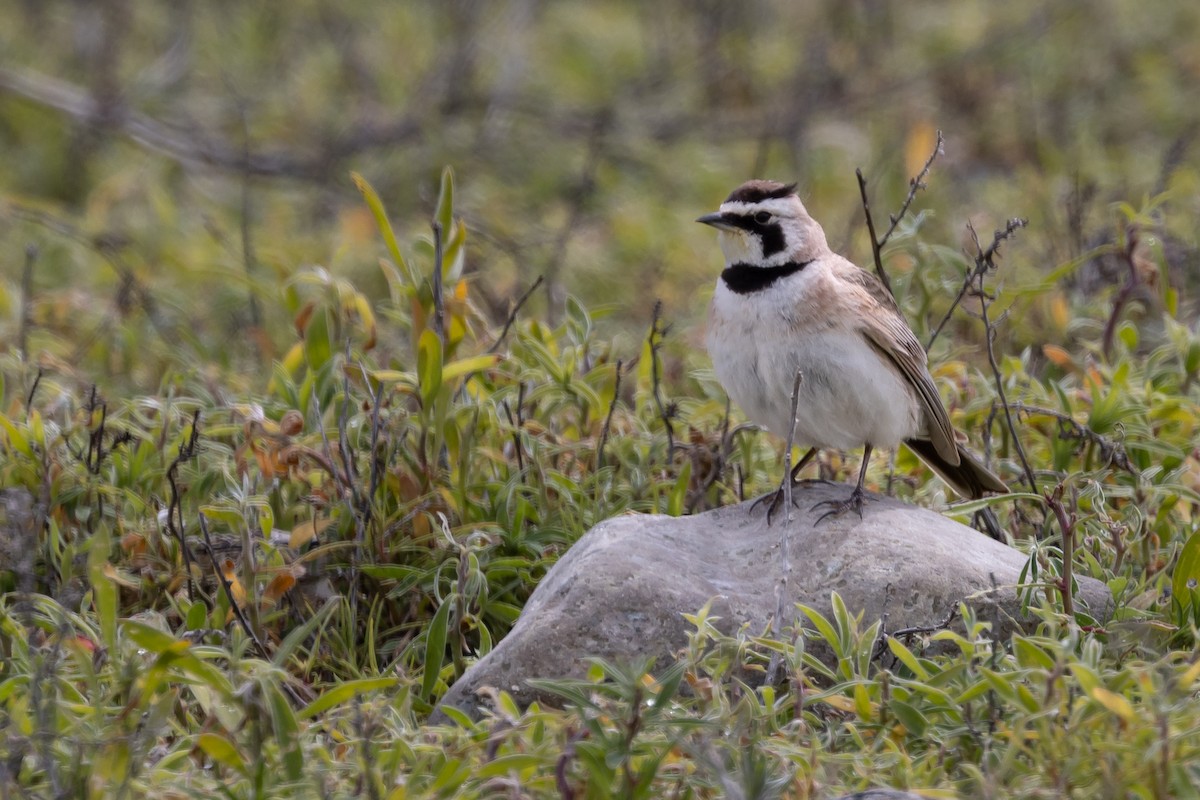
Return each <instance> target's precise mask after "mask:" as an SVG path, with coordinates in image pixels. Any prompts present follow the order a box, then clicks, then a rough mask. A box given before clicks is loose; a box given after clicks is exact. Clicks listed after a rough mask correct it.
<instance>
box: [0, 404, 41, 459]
mask: <svg viewBox="0 0 1200 800" xmlns="http://www.w3.org/2000/svg"><path fill="white" fill-rule="evenodd" d="M0 426H3V428H4V430H5V431H6V432H7V433H8V443H9V444H11V445H12V446H13V447H15V448H16V449H17V452H18V453H21V454H22V455H24V456H26V457H27V458H33V457H34V456H33V448H32V447H30V445H29V439H28V438H27V437H26V436H25V432H24V431H22V430H21V429H20V428H18V427H17V426H15V425H13V424H12V422H10V421H9V419H8V417H6V416H4V415H3V414H0Z"/></svg>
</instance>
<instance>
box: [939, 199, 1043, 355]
mask: <svg viewBox="0 0 1200 800" xmlns="http://www.w3.org/2000/svg"><path fill="white" fill-rule="evenodd" d="M1028 224H1029V220H1027V219H1022V218H1020V217H1013V218H1012V219H1010V220H1009V221H1008V222H1007V223H1006V224H1005V226H1004V230H1002V231H996V232H995V234H994V235H993V236H992V243H991V244H990V245H988V249H987V250H980V249H979V248H980V244H979V235H978V234H977V233H976V232H975V228H974V227H973V226H972V225H971V224H970V223H967V227H968V228H970V230H971V238H972V239H973V240H974V241H975V249H976V255H975V266H974V268H972V269H971V270H968V272H967V274H966V276H964V277H963V284H962V286H961V287H960V288H959V290H958V294H957V295H956V296H955V298H954V302H952V303H951V304H950V307H949V308H948V309H946V313H945V314H944V315H943V316H942V321H941V322H939V323H938V324H937V327H936V328H934V329H933V333H932V334H930V336H929V341H928V342H926V343H925V351H926V352H928V351H929V350H930V349H931V348H932V347H933V343H934V342H935V341H936V340H937V337H938V334H940V333H941V332H942V328H944V327H946V323H947V322H949V321H950V315H952V314H953V313H954V309H956V308H958V305H959V303H961V302H962V300H963V298H964V297H966V296H967V292H968V291H969V290H970V289H971V284H972V283H974V282H975V281H976V280H978V279H979V278H980V277H981V276H982V275H983V273H985V272H987V271H988V270H992V269H995V268H996V263H995V262H996V257H997V256H998V255H999V254H1000V244H1001V243H1002V242H1004V241H1005V240H1007V239H1009V238H1011V237H1012V235H1013V234H1014V233H1016V232H1017V230H1018V229H1020V228H1024V227H1025V226H1026V225H1028Z"/></svg>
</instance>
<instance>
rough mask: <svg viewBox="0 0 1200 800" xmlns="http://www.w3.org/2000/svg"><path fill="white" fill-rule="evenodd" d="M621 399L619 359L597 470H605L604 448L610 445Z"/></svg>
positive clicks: (601, 439)
mask: <svg viewBox="0 0 1200 800" xmlns="http://www.w3.org/2000/svg"><path fill="white" fill-rule="evenodd" d="M620 397H621V359H619V358H618V359H617V375H616V380H615V382H614V383H613V399H612V402H611V403H609V405H608V416H606V417H605V418H604V427H603V428H601V429H600V446H599V447H597V448H596V470H597V471H599V470H602V469H604V447H605V445H607V444H608V432H609V430H610V429H611V428H612V421H613V413H614V412H616V410H617V400H619V399H620Z"/></svg>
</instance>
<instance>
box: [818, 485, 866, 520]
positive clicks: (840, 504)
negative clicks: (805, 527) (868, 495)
mask: <svg viewBox="0 0 1200 800" xmlns="http://www.w3.org/2000/svg"><path fill="white" fill-rule="evenodd" d="M864 499H865V493H864V492H863V489H862V487H861V486H857V487H855V489H854V491H852V492H851V493H850V496H849V497H847V498H846V499H845V500H822V501H821V502H819V503H817V504H816V505H814V506H813V507H812V508H810V509H809V511H816V510H817V509H818V508H823V507H825V506H828V507H829V510H828V511H826V512H825V513H824V514H822V515H821V516H819V517H817V521H816V522H814V523H813V527H814V528H815V527H816V526H818V525H820V524H821V522H822V521H823V520H824V519H825V518H826V517H840V516H841V515H842V514H845V513H846V512H847V511H857V512H858V518H859V519H862V516H863V500H864Z"/></svg>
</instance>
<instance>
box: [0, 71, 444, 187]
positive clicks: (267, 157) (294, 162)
mask: <svg viewBox="0 0 1200 800" xmlns="http://www.w3.org/2000/svg"><path fill="white" fill-rule="evenodd" d="M0 91H7V92H10V93H12V94H16V95H20V96H21V97H24V98H26V99H28V100H32V101H33V102H35V103H39V104H41V105H43V106H47V107H49V108H53V109H55V110H56V111H59V112H61V113H63V114H66V115H67V116H68V117H71V118H72V119H73V120H76V121H78V122H81V123H83V124H86V125H96V126H99V125H100V124H101V123H103V124H104V125H105V126H106V127H110V128H113V129H115V130H119V131H121V132H122V133H124V135H125V136H127V137H129V138H130V139H132V140H133V141H134V142H136V143H137V144H139V145H141V146H142V147H145V148H146V149H148V150H151V151H153V152H155V153H158V154H159V155H163V156H166V157H167V158H170V159H173V160H175V161H178V162H180V163H183V164H203V165H207V166H212V167H217V168H219V169H224V170H232V171H235V172H238V173H245V174H247V175H255V176H270V177H290V178H301V179H305V180H323V179H325V178H326V177H327V176H328V175H329V174H330V170H331V165H332V164H334V163H336V162H338V161H340V160H343V159H346V158H349V157H351V156H354V155H356V154H358V153H360V152H363V151H365V150H371V149H374V148H376V147H392V146H395V145H397V144H400V143H402V142H405V141H410V140H412V139H414V138H416V137H417V136H419V135H420V133H421V130H422V127H423V125H422V120H421V117H420V116H419V115H411V114H406V115H402V116H400V117H397V118H394V119H390V120H382V121H372V120H364V121H362V122H360V123H356V124H355V125H354V126H353V128H352V130H351V131H350V132H349V133H347V134H346V135H344V136H341V137H337V138H333V139H331V140H329V141H327V142H321V143H317V145H318V146H317V147H315V148H314V149H315V150H316V152H315V153H312V154H303V153H295V152H287V151H263V152H257V153H252V152H249V151H248V149H247V148H244V147H237V146H236V145H232V144H230V143H229V142H225V141H221V140H219V139H217V138H216V137H213V136H207V137H205V136H202V135H201V134H200V133H197V132H196V130H195V126H189V127H188V128H187V129H185V128H184V127H183V126H175V125H169V124H167V123H164V122H161V121H160V120H157V119H154V118H153V117H151V116H149V115H147V114H143V113H141V112H138V111H133V110H131V109H130V108H128V107H126V106H124V105H122V104H120V103H110V104H109V105H108V107H107V109H106V113H105V114H104V115H103V117H104V118H103V119H100V118H98V115H97V113H96V103H95V99H94V98H93V96H92V94H91V93H90V92H88V91H86V90H84V89H82V88H80V87H78V86H75V85H74V84H71V83H68V82H66V81H63V80H59V79H58V78H54V77H51V76H49V75H42V74H40V73H37V72H33V71H31V70H21V71H17V70H12V69H3V68H0Z"/></svg>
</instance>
